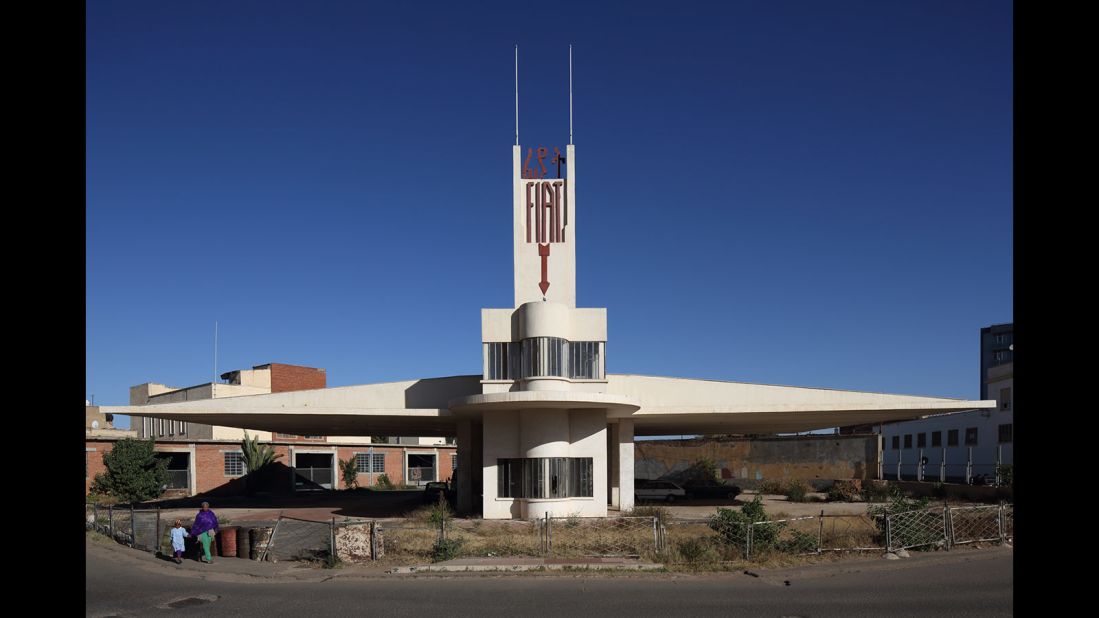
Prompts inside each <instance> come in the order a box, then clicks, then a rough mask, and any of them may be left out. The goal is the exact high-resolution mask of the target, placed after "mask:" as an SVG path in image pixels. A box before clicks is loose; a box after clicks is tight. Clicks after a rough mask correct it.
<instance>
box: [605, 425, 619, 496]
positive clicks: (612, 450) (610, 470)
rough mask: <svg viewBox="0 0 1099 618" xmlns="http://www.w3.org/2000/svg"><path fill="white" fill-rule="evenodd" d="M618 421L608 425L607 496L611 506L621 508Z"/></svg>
mask: <svg viewBox="0 0 1099 618" xmlns="http://www.w3.org/2000/svg"><path fill="white" fill-rule="evenodd" d="M618 435H619V429H618V423H611V424H609V425H607V497H608V498H609V499H610V502H609V504H610V506H612V507H614V508H619V504H621V503H620V502H619V500H620V498H619V496H620V495H621V493H620V488H619V479H618V469H619V466H618Z"/></svg>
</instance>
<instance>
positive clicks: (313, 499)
mask: <svg viewBox="0 0 1099 618" xmlns="http://www.w3.org/2000/svg"><path fill="white" fill-rule="evenodd" d="M809 495H810V496H819V497H821V498H823V497H824V494H809ZM422 497H423V492H422V491H420V490H410V491H376V492H374V491H371V492H350V493H346V492H335V493H327V492H326V493H318V494H305V495H303V494H296V495H289V496H279V497H258V498H244V497H231V498H222V499H218V498H216V497H215V498H206V500H207V501H209V502H210V508H211V509H213V511H214V512H215V513H217V515H218V518H219V519H221V520H222V521H226V520H228V521H229V522H230V524H232V523H237V522H245V521H246V522H263V521H275V520H277V519H278V517H279V515H280V514H282V515H284V516H287V517H295V518H298V519H307V520H311V521H329V520H330V519H332V518H333V517H335V518H337V519H342V518H344V517H353V518H368V519H382V520H384V519H392V518H400V517H403V516H404V515H406V514H407V513H408V512H410V511H413V510H416V509H418V508H420V507H421V506H423V502H422ZM754 498H755V492H754V491H752V490H748V491H745V492H744V493H743V494H741V495H740V496H738V497H737V499H736V500H693V501H691V502H689V503H683V502H676V503H672V504H670V505H669V504H667V503H653V504H654V505H655V506H661V507H665V508H667V509H668V511H669V512H670V513H671V514H672V516H674V517H676V518H682V519H690V518H704V517H709V516H711V515H713V514H714V513H716V512H717V509H718V508H740V507H741V506H742V505H743V504H744V503H746V502H750V501H751V500H753V499H754ZM201 501H202V499H201V498H200V499H195V498H189V499H186V500H167V501H162V502H161V503H160V504H161V509H162V511H161V517H162V518H164V519H167V520H169V521H172V520H174V519H176V518H178V519H182V520H183V521H184V523H185V524H186V523H189V522H190V521H192V520H194V517H195V514H196V513H197V512H198V507H199V503H201ZM646 504H648V503H645V504H642V505H641V506H645V505H646ZM763 506H764V508H765V509H766V510H767V514H768V515H770V516H771V517H772V518H774V517H782V516H789V517H801V516H805V515H819V514H820V512H821V511H822V510H823V511H824V514H825V515H861V514H863V513H865V512H866V507H867V504H866V503H865V502H801V503H799V502H788V501H787V500H786V497H785V496H781V495H769V494H765V495H764V496H763ZM616 513H617V512H616V511H613V510H612V511H610V514H612V515H613V514H616Z"/></svg>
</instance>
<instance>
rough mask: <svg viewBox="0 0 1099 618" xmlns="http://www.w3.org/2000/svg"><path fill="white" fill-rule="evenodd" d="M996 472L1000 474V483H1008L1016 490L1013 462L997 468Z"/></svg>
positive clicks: (1007, 484)
mask: <svg viewBox="0 0 1099 618" xmlns="http://www.w3.org/2000/svg"><path fill="white" fill-rule="evenodd" d="M996 473H997V474H999V475H1000V485H1006V486H1008V487H1010V488H1011V489H1012V491H1014V490H1015V466H1014V465H1012V464H1002V465H1000V466H999V467H998V468H996Z"/></svg>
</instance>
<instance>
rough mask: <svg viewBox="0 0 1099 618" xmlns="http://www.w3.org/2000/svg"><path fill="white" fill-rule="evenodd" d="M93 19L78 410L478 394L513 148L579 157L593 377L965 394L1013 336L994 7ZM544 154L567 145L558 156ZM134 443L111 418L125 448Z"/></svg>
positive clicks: (348, 10) (179, 7)
mask: <svg viewBox="0 0 1099 618" xmlns="http://www.w3.org/2000/svg"><path fill="white" fill-rule="evenodd" d="M86 9H87V44H86V50H87V60H86V68H87V106H86V120H87V132H86V161H87V162H86V172H87V177H86V196H87V203H86V213H87V228H86V240H87V249H86V258H87V262H86V275H87V287H86V300H87V312H86V320H87V339H86V344H87V352H86V388H87V393H88V396H89V397H91V396H93V395H94V397H95V402H96V403H97V404H101V405H125V404H126V403H127V402H128V388H129V386H131V385H134V384H139V383H142V382H148V381H155V382H164V383H168V384H171V385H176V386H189V385H193V384H198V383H202V382H208V381H210V379H211V376H212V374H213V367H212V365H213V334H214V333H213V330H214V322H215V320H216V321H218V323H219V353H218V370H219V372H224V371H228V370H232V369H240V368H249V367H251V366H253V365H258V364H262V363H268V362H282V363H292V364H302V365H310V366H316V367H324V368H326V369H327V371H328V382H329V385H330V386H342V385H349V384H364V383H371V382H382V381H390V380H400V379H412V378H418V377H430V376H444V375H456V374H473V373H478V372H479V371H480V367H481V362H480V345H479V342H480V317H479V316H480V314H479V310H480V308H481V307H507V306H510V305H511V302H512V290H511V284H512V261H511V239H510V226H511V210H510V209H511V203H510V200H511V178H510V174H511V146H512V144H513V143H514V99H513V72H514V66H513V49H514V45H515V44H518V45H519V57H520V68H519V73H520V86H519V87H520V141H521V142H522V144H523V145H524V146H538V145H546V146H561V147H563V146H564V145H565V144H566V143H567V141H568V62H567V59H568V45H569V44H570V43H571V44H572V45H573V49H574V79H573V82H574V90H575V95H574V100H575V112H574V118H575V144H576V150H577V152H576V156H577V159H576V160H577V203H576V205H575V206H576V216H577V260H578V274H577V294H578V304H579V305H580V306H587V307H607V308H608V320H609V339H610V341H609V343H608V348H607V358H608V360H607V363H608V364H607V368H608V371H610V372H612V373H639V374H650V375H669V376H680V377H695V378H710V379H722V380H737V381H747V382H762V383H771V384H789V385H799V386H819V387H828V388H844V389H855V390H868V391H881V392H894V393H909V394H921V395H935V396H946V397H968V398H976V397H977V395H978V388H979V382H978V377H979V371H978V368H979V365H978V360H979V349H978V339H979V335H978V333H979V329H980V328H981V327H982V326H987V325H989V324H994V323H1000V322H1009V321H1012V319H1013V313H1012V294H1013V288H1012V266H1013V265H1012V231H1013V230H1012V15H1011V11H1012V6H1011V4H1010V3H1008V2H1003V1H1000V0H990V1H975V0H967V1H964V2H946V1H926V0H921V1H914V0H913V1H897V2H873V1H869V0H867V1H862V2H838V1H837V2H811V1H805V2H794V1H758V2H757V1H732V2H725V3H692V2H680V3H668V2H661V3H644V2H622V3H569V2H556V3H544V4H538V5H535V4H530V3H514V2H512V3H502V2H501V3H474V5H472V6H471V5H470V4H468V3H443V2H405V3H395V2H384V3H383V2H335V1H333V2H325V3H303V2H243V1H235V2H230V3H219V2H203V1H196V2H186V3H184V2H155V3H151V2H111V1H95V2H89V3H88V4H87V5H86ZM562 149H563V148H562ZM123 424H124V423H123Z"/></svg>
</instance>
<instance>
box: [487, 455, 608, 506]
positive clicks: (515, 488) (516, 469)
mask: <svg viewBox="0 0 1099 618" xmlns="http://www.w3.org/2000/svg"><path fill="white" fill-rule="evenodd" d="M592 463H593V461H592V458H591V457H536V458H524V459H497V460H496V466H497V468H496V470H497V494H496V495H497V496H499V497H501V498H591V497H593V495H594V494H593V493H592V489H593V488H592Z"/></svg>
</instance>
